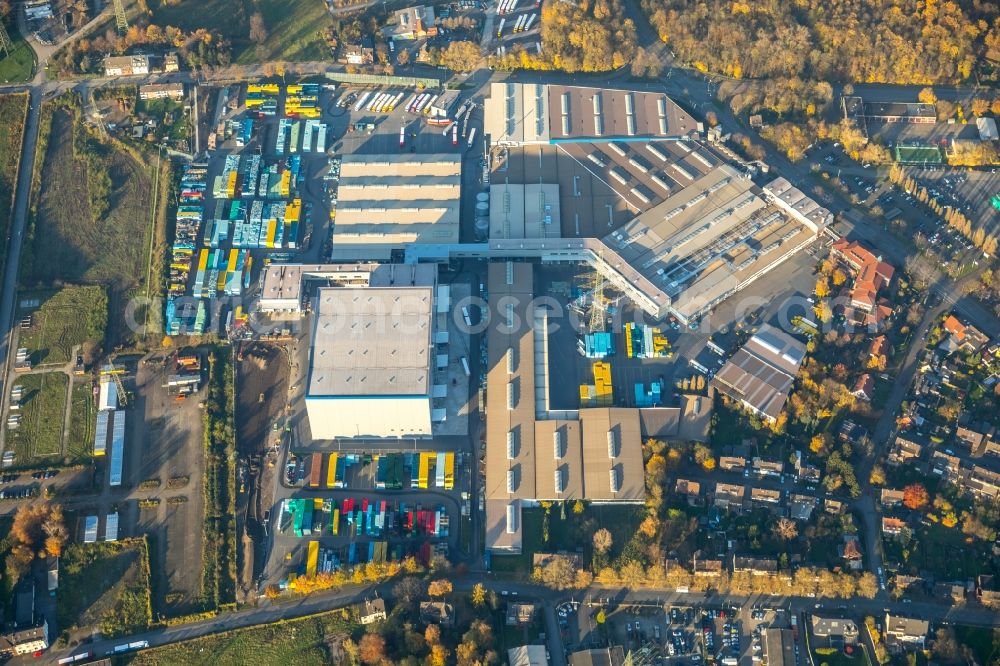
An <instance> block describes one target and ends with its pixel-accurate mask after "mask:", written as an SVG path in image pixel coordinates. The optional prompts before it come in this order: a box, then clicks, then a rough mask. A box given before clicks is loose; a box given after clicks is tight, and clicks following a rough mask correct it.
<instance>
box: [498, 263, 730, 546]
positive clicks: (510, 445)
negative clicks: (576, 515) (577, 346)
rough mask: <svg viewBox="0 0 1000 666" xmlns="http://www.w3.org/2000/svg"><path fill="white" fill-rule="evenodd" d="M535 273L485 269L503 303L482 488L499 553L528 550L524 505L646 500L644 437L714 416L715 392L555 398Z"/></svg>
mask: <svg viewBox="0 0 1000 666" xmlns="http://www.w3.org/2000/svg"><path fill="white" fill-rule="evenodd" d="M533 273H534V269H533V266H532V264H531V263H526V262H497V263H491V264H490V265H489V270H488V277H487V280H488V282H487V290H488V292H489V294H490V302H491V303H492V304H495V305H492V306H491V307H492V308H493V309H491V312H490V322H491V323H490V326H489V329H488V331H487V336H488V337H487V354H488V359H487V375H486V426H487V428H486V460H487V465H486V485H485V487H484V489H483V494H484V497H485V499H486V547H487V549H489V550H491V551H495V552H501V553H502V552H508V553H517V552H520V551H521V548H522V540H523V536H522V528H521V509H522V508H523V507H530V506H534V505H536V504H537V503H538V502H539V501H542V500H549V501H568V500H575V499H583V500H588V501H590V502H596V503H623V504H627V503H641V502H643V501H644V500H645V496H646V490H645V477H644V474H643V460H642V442H643V440H644V439H645V438H646V437H653V436H659V435H660V434H661V432H664V431H665V430H664V429H667V430H670V432H676V431H677V430H676V429H680V428H684V429H685V431H687V430H694V428H692V427H690V426H686V425H681V424H680V423H679V422H686V421H687V420H690V421H691V422H693V423H698V422H704V423H707V421H708V418H709V416H708V414H709V413H710V410H711V400H710V399H707V400H699V399H695V400H692V401H686V400H685V401H682V403H683V405H682V407H673V408H650V409H636V408H620V407H590V408H583V409H577V410H558V411H557V410H553V409H552V408H550V405H549V391H548V385H549V378H548V367H547V358H548V354H549V350H548V332H547V331H548V319H547V311H546V310H545V309H544V308H543V307H537V308H536V307H535V303H534V301H533V296H534V294H533ZM696 403H697V404H696Z"/></svg>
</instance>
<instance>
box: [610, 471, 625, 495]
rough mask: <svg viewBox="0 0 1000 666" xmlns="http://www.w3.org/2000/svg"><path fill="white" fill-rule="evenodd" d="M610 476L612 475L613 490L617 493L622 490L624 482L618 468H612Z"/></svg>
mask: <svg viewBox="0 0 1000 666" xmlns="http://www.w3.org/2000/svg"><path fill="white" fill-rule="evenodd" d="M610 476H611V492H613V493H617V492H619V491H621V489H622V482H621V478H620V477H619V475H618V470H617V469H614V468H612V469H611V470H610Z"/></svg>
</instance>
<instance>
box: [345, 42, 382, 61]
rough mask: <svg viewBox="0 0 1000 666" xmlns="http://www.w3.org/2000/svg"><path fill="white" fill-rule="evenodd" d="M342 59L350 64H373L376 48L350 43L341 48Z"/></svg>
mask: <svg viewBox="0 0 1000 666" xmlns="http://www.w3.org/2000/svg"><path fill="white" fill-rule="evenodd" d="M340 59H341V60H342V61H344V62H346V63H347V64H348V65H371V64H372V63H374V62H375V49H373V48H371V47H369V46H362V45H361V44H350V45H347V46H345V47H344V48H343V49H342V50H341V56H340Z"/></svg>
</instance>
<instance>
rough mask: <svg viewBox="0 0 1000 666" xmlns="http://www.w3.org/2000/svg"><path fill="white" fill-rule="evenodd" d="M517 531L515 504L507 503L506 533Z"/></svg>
mask: <svg viewBox="0 0 1000 666" xmlns="http://www.w3.org/2000/svg"><path fill="white" fill-rule="evenodd" d="M516 532H517V505H516V504H508V505H507V534H515V533H516Z"/></svg>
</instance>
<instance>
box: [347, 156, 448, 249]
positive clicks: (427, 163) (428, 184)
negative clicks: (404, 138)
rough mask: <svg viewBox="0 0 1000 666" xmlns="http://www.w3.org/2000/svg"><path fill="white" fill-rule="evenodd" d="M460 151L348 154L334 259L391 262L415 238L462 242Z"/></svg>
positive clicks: (417, 239)
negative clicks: (456, 153) (423, 153)
mask: <svg viewBox="0 0 1000 666" xmlns="http://www.w3.org/2000/svg"><path fill="white" fill-rule="evenodd" d="M461 185H462V161H461V159H460V156H459V155H453V154H431V155H414V154H409V153H407V154H405V155H403V154H401V155H344V156H343V157H342V162H341V170H340V183H339V186H338V188H337V192H338V201H337V209H336V220H335V224H334V230H333V236H332V242H333V251H332V254H331V258H332V260H333V261H357V260H371V261H387V260H389V259H390V258H391V257H392V254H393V252H401V251H402V250H403V249H404V248H405V247H407V246H409V245H411V244H415V243H433V244H452V243H458V241H459V197H460V195H461Z"/></svg>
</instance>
